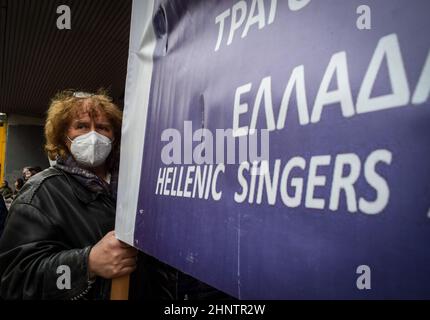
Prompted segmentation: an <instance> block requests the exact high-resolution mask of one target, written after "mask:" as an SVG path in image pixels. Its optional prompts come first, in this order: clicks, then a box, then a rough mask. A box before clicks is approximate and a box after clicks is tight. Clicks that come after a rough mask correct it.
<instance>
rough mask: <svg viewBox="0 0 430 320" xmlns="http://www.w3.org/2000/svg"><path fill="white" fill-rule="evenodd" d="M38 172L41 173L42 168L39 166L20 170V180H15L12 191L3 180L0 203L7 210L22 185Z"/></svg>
mask: <svg viewBox="0 0 430 320" xmlns="http://www.w3.org/2000/svg"><path fill="white" fill-rule="evenodd" d="M40 171H42V168H41V167H39V166H36V167H30V166H27V167H24V168H22V175H21V177H20V178H17V179H16V180H15V182H14V184H13V189H12V188H11V187H10V186H9V183H8V182H7V181H6V180H4V181H3V184H2V186H1V187H0V194H1V195H2V198H3V199H0V202H4V205H5V207H6V208H7V209H8V210H9V208H10V205H11V204H12V202H13V200H14V199H15V198H16V196H17V194H18V192H19V190H21V188H22V187H23V185H24V183H25V182H26V181H27V180H28V179H30V178H31V177H32V176H34V175H35V174H37V173H39V172H40ZM2 200H3V201H2ZM0 205H1V204H0Z"/></svg>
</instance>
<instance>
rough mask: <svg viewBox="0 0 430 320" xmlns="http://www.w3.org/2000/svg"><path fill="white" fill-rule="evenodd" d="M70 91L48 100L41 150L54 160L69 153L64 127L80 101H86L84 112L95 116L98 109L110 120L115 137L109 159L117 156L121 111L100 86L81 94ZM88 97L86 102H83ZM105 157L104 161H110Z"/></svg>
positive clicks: (73, 114) (78, 109) (73, 115)
mask: <svg viewBox="0 0 430 320" xmlns="http://www.w3.org/2000/svg"><path fill="white" fill-rule="evenodd" d="M74 92H75V91H73V90H64V91H61V92H59V93H57V94H56V95H55V97H54V98H53V99H52V100H51V104H50V106H49V109H48V112H47V118H46V122H45V138H46V144H45V150H46V152H47V153H48V157H49V158H50V159H51V160H55V159H56V158H57V157H58V156H59V157H66V156H67V155H68V154H69V150H68V148H67V145H66V139H67V137H66V134H67V130H68V128H69V126H70V124H71V121H72V119H73V118H74V117H75V116H76V115H77V114H78V113H79V111H81V106H82V104H83V103H84V102H86V106H89V108H88V110H87V111H88V113H89V114H90V117H95V116H97V114H98V113H99V112H103V113H104V114H105V115H106V117H107V118H108V120H109V121H110V123H111V125H112V128H113V133H114V137H115V138H114V141H113V145H112V153H111V155H110V156H109V158H111V159H112V158H113V157H114V158H117V156H118V155H119V144H120V137H121V121H122V112H121V110H120V109H119V108H118V107H117V106H116V105H115V104H114V103H113V102H112V99H111V98H110V97H109V96H108V95H107V94H106V92H105V91H104V90H102V89H101V90H99V91H97V93H95V94H91V95H88V96H84V97H80V96H79V95H77V94H76V95H75V94H74ZM88 100H89V101H90V103H88V102H87V101H88ZM109 158H108V160H111V159H109Z"/></svg>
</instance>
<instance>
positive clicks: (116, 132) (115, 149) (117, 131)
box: [0, 91, 137, 300]
mask: <svg viewBox="0 0 430 320" xmlns="http://www.w3.org/2000/svg"><path fill="white" fill-rule="evenodd" d="M121 119H122V113H121V111H120V110H119V109H118V107H117V106H116V105H115V104H113V103H112V101H111V99H110V98H109V97H108V96H107V95H106V94H104V93H102V92H100V93H96V94H88V93H83V92H72V91H64V92H61V93H59V94H57V96H56V97H55V98H54V99H53V100H52V102H51V105H50V107H49V110H48V115H47V120H46V123H45V137H46V146H45V149H46V151H47V153H48V156H49V158H50V159H55V160H56V165H55V166H54V167H50V168H48V169H46V170H44V171H42V172H41V173H39V174H37V175H35V176H33V177H32V178H31V179H29V180H28V181H27V182H26V183H25V184H24V186H23V187H22V189H21V191H20V192H19V194H18V196H17V197H16V199H15V200H14V202H13V203H12V206H11V207H10V212H9V216H8V219H7V221H6V225H5V228H4V233H3V236H2V238H1V239H0V296H1V297H2V298H4V299H62V300H63V299H64V300H65V299H67V300H69V299H71V300H77V299H109V296H110V295H109V294H110V279H113V278H116V277H120V276H123V275H128V274H130V273H131V272H133V271H134V270H135V268H136V260H137V259H136V256H137V250H136V249H134V248H132V247H130V246H128V245H127V244H125V243H123V242H121V241H119V240H118V239H117V238H116V237H115V233H114V231H112V230H113V229H114V222H115V210H116V204H115V203H116V187H117V176H118V162H119V161H118V159H119V146H120V137H121ZM59 270H60V272H59ZM64 270H68V271H67V272H68V274H67V277H68V281H64V283H65V284H66V285H67V283H68V284H69V285H68V286H67V287H64V286H62V285H59V284H58V283H59V282H60V284H61V281H59V277H60V276H61V275H62V273H64V274H65V271H64ZM60 280H61V279H60ZM64 283H63V285H64ZM65 288H67V289H68V290H64V289H65Z"/></svg>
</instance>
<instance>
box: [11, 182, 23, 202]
mask: <svg viewBox="0 0 430 320" xmlns="http://www.w3.org/2000/svg"><path fill="white" fill-rule="evenodd" d="M23 185H24V180H22V179H21V178H18V179H16V180H15V190H14V191H13V195H12V198H13V199H15V198H16V196H17V195H18V192H19V190H21V188H22V186H23Z"/></svg>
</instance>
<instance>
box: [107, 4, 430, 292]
mask: <svg viewBox="0 0 430 320" xmlns="http://www.w3.org/2000/svg"><path fill="white" fill-rule="evenodd" d="M429 9H430V4H429V3H428V2H427V1H420V0H414V1H406V0H384V1H377V2H374V3H372V4H370V5H368V6H365V5H362V3H361V1H355V0H349V1H343V0H325V1H316V0H302V1H299V0H294V1H293V0H290V1H287V0H285V1H276V0H242V1H228V0H223V1H197V0H195V1H194V0H193V1H180V0H170V1H158V0H156V1H137V0H136V1H134V3H133V13H132V26H131V37H130V53H129V64H128V75H127V86H126V101H125V112H124V124H123V137H122V150H121V168H120V184H119V199H118V210H117V211H118V212H117V226H116V231H117V234H118V236H119V237H120V238H121V239H122V240H124V241H126V242H128V243H130V244H132V245H133V246H135V247H137V248H139V249H141V250H142V251H144V252H146V253H148V254H150V255H153V256H155V257H157V258H158V259H160V260H162V261H164V262H166V263H168V264H170V265H172V266H174V267H176V268H179V269H180V270H182V271H184V272H186V273H189V274H191V275H193V276H195V277H197V278H199V279H200V280H202V281H204V282H207V283H208V284H210V285H213V286H215V287H217V288H219V289H220V290H223V291H225V292H227V293H229V294H231V295H233V296H236V297H238V298H243V299H255V298H257V299H299V298H307V299H314V298H324V299H337V298H360V299H375V298H427V299H428V298H430V271H429V270H430V250H429V245H430V103H429V94H430V54H429V49H430V38H429V37H428V30H429V28H430V20H429V19H428V12H429Z"/></svg>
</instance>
